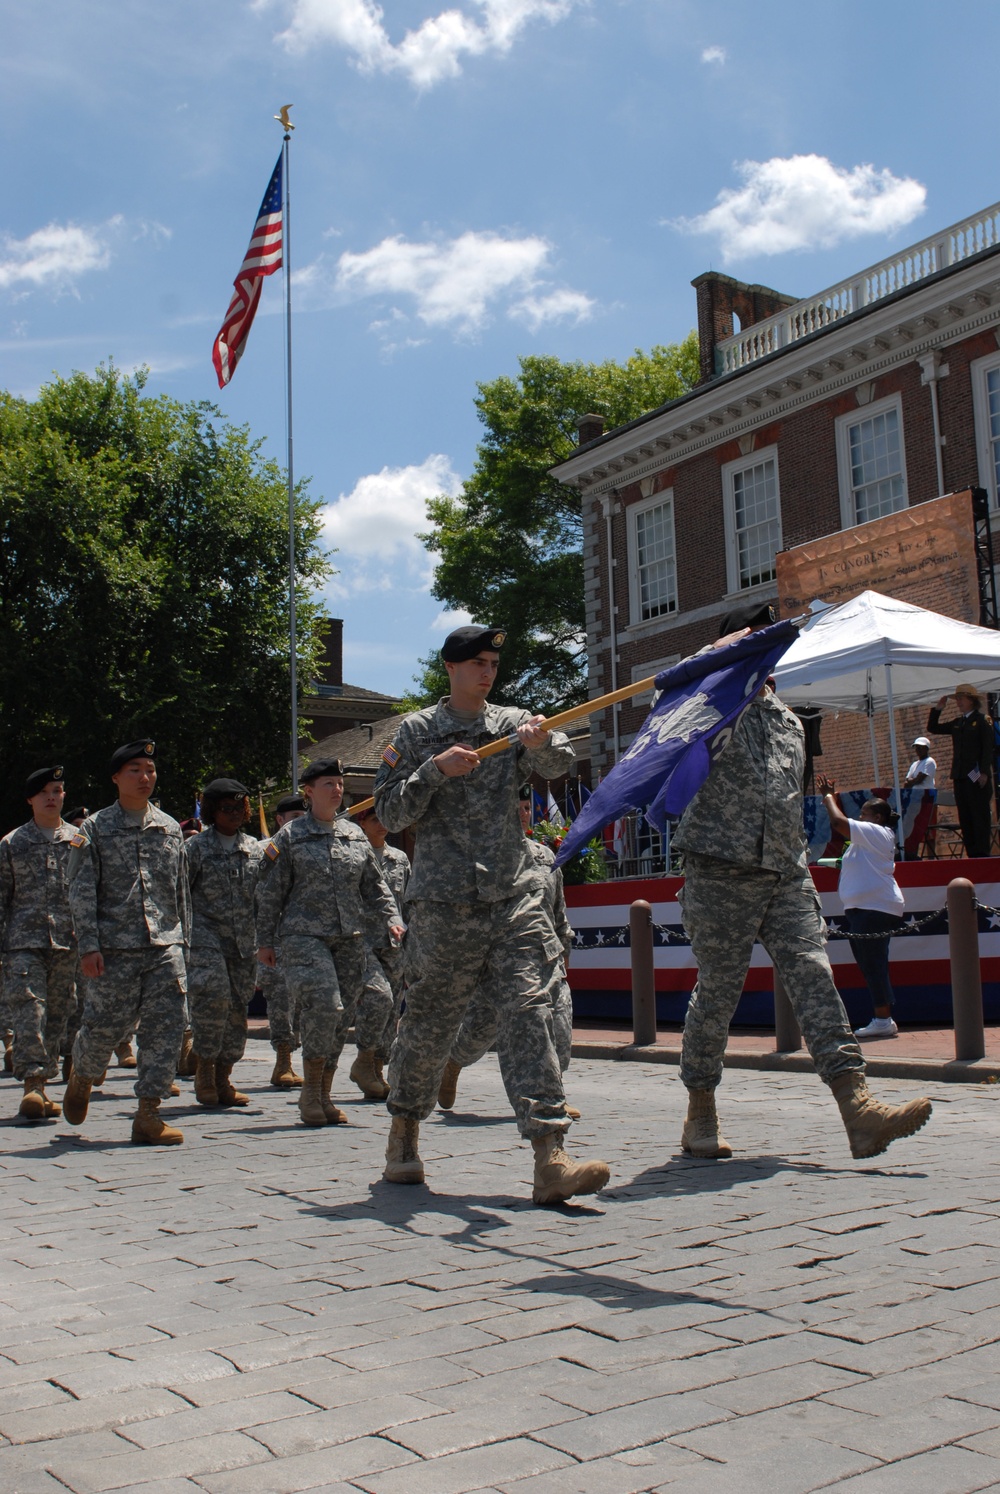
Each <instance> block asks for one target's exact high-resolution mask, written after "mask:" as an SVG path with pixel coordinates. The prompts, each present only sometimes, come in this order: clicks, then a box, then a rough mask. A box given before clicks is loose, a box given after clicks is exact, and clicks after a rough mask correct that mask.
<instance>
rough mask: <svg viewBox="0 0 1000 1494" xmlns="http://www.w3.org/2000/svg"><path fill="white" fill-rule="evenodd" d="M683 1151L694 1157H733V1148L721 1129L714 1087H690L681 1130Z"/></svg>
mask: <svg viewBox="0 0 1000 1494" xmlns="http://www.w3.org/2000/svg"><path fill="white" fill-rule="evenodd" d="M681 1151H684V1152H690V1153H691V1156H692V1157H731V1156H732V1155H733V1149H732V1147H731V1146H730V1145H729V1142H728V1141H727V1140H726V1138H725V1137H724V1136H723V1135H722V1134H721V1132H720V1131H719V1117H718V1116H717V1115H716V1113H715V1090H714V1089H689V1090H688V1113H687V1120H686V1121H685V1122H684V1130H683V1131H682V1132H681Z"/></svg>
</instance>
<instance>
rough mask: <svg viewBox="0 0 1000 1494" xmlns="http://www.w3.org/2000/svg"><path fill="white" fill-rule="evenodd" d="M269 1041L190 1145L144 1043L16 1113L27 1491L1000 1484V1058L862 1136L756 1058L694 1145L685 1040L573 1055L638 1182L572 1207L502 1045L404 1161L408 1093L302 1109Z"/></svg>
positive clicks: (396, 1491)
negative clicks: (921, 1124)
mask: <svg viewBox="0 0 1000 1494" xmlns="http://www.w3.org/2000/svg"><path fill="white" fill-rule="evenodd" d="M272 1057H273V1055H272V1054H271V1050H270V1048H266V1049H265V1048H264V1045H262V1044H252V1045H251V1056H248V1058H247V1059H246V1060H244V1062H243V1063H242V1064H240V1065H239V1068H238V1072H237V1075H236V1077H237V1079H238V1081H239V1083H240V1086H241V1087H242V1088H244V1089H247V1090H249V1091H250V1093H251V1095H252V1105H251V1108H250V1109H249V1110H248V1111H243V1112H234V1111H229V1112H207V1111H203V1110H198V1109H197V1108H196V1107H194V1106H193V1105H190V1104H189V1097H190V1088H189V1087H187V1086H186V1085H185V1093H184V1096H183V1098H182V1099H181V1100H180V1101H175V1102H173V1103H170V1104H167V1105H165V1106H164V1110H165V1111H166V1112H168V1113H169V1115H170V1118H171V1119H172V1120H173V1119H178V1120H180V1122H181V1124H183V1125H184V1128H185V1132H186V1142H185V1145H184V1146H183V1147H180V1148H174V1149H168V1150H151V1149H146V1148H137V1147H133V1146H130V1145H129V1144H128V1116H129V1115H130V1113H131V1110H132V1108H133V1103H134V1102H133V1100H132V1096H131V1079H130V1078H129V1077H128V1076H126V1074H125V1073H123V1072H122V1071H121V1070H114V1069H113V1070H112V1071H111V1074H110V1075H109V1078H108V1081H107V1084H106V1086H105V1090H104V1092H103V1093H102V1094H101V1095H99V1096H95V1100H94V1103H93V1106H92V1109H91V1114H90V1117H89V1118H88V1121H87V1123H86V1125H85V1126H84V1127H83V1128H82V1129H81V1131H80V1132H74V1131H73V1130H72V1128H70V1127H69V1126H67V1125H66V1124H65V1123H63V1122H62V1121H60V1122H57V1123H56V1124H55V1125H50V1126H47V1127H46V1126H37V1127H33V1128H29V1127H27V1126H23V1125H19V1124H17V1123H15V1122H14V1121H9V1122H8V1121H4V1122H3V1123H2V1124H0V1139H2V1141H0V1144H2V1152H3V1155H2V1158H0V1166H2V1169H3V1200H4V1204H3V1210H2V1215H0V1238H2V1259H3V1267H2V1284H0V1434H2V1436H0V1488H2V1489H3V1490H4V1491H6V1494H64V1491H65V1490H66V1489H70V1490H72V1491H74V1494H97V1491H102V1490H111V1489H130V1490H131V1489H136V1490H141V1491H142V1494H182V1491H184V1494H258V1491H259V1494H284V1491H289V1494H291V1491H296V1490H302V1489H315V1490H325V1491H328V1494H350V1491H358V1490H361V1491H368V1494H467V1491H472V1490H482V1491H488V1494H498V1491H499V1494H638V1491H647V1490H677V1491H683V1494H703V1491H705V1494H727V1491H730V1490H733V1491H739V1494H753V1491H756V1490H765V1491H767V1494H797V1491H805V1490H811V1489H818V1488H828V1487H830V1486H836V1487H837V1488H838V1489H842V1490H845V1491H852V1494H853V1491H857V1494H895V1491H897V1490H898V1491H906V1494H922V1491H928V1494H958V1491H965V1490H974V1489H993V1488H1000V1349H998V1341H1000V1235H998V1216H1000V1203H998V1201H997V1200H998V1197H1000V1187H998V1183H997V1177H998V1167H997V1163H998V1158H1000V1109H998V1099H1000V1096H998V1093H997V1088H996V1086H992V1087H990V1086H986V1085H982V1086H964V1085H949V1084H940V1085H935V1086H932V1087H931V1093H932V1094H933V1096H934V1099H935V1103H936V1107H937V1108H936V1112H935V1115H934V1117H933V1119H932V1122H931V1124H930V1126H929V1127H928V1128H927V1129H926V1130H925V1131H923V1132H921V1133H920V1134H919V1135H918V1136H915V1137H913V1138H911V1139H910V1140H907V1141H904V1142H900V1143H897V1144H896V1146H894V1147H893V1148H892V1149H891V1151H890V1152H889V1153H888V1155H887V1157H885V1158H882V1159H879V1160H878V1161H877V1162H869V1163H854V1162H852V1161H851V1159H850V1156H849V1154H848V1151H847V1148H846V1145H845V1142H844V1139H843V1133H842V1130H841V1127H840V1122H839V1118H838V1116H837V1113H836V1108H835V1106H834V1105H833V1103H832V1101H831V1100H830V1097H829V1095H828V1094H827V1092H826V1091H825V1090H824V1089H823V1088H822V1086H821V1085H820V1084H819V1082H818V1081H817V1080H815V1079H814V1078H812V1077H811V1076H806V1075H798V1074H768V1073H760V1074H758V1073H747V1072H731V1073H728V1074H727V1076H726V1079H725V1082H724V1085H723V1088H722V1090H721V1091H720V1109H721V1111H722V1115H723V1119H724V1124H725V1129H726V1132H727V1135H728V1137H729V1139H730V1140H731V1141H732V1142H733V1143H734V1145H735V1146H736V1148H737V1154H736V1157H735V1158H734V1159H733V1160H732V1161H731V1162H695V1161H691V1160H690V1159H684V1158H682V1157H681V1156H680V1155H679V1153H678V1151H677V1141H678V1136H679V1132H680V1126H681V1118H682V1113H683V1091H682V1089H681V1086H680V1084H679V1082H678V1080H677V1077H676V1071H675V1070H673V1069H671V1068H669V1067H663V1066H648V1065H642V1064H638V1063H629V1064H619V1063H614V1062H611V1061H603V1062H601V1061H591V1062H576V1063H574V1065H573V1067H572V1068H571V1070H570V1074H569V1079H570V1090H571V1098H572V1099H573V1100H574V1101H575V1102H576V1103H577V1104H579V1105H580V1107H581V1109H582V1110H583V1112H584V1119H583V1121H582V1122H581V1123H580V1124H579V1125H577V1126H575V1127H574V1128H573V1132H572V1142H573V1145H574V1147H575V1149H576V1150H577V1151H581V1152H582V1151H584V1150H592V1151H594V1152H596V1153H597V1154H599V1155H602V1156H604V1157H606V1158H607V1160H608V1161H609V1162H610V1163H611V1165H612V1185H611V1187H610V1188H609V1190H608V1191H607V1192H606V1193H604V1194H603V1195H601V1196H600V1197H598V1198H597V1199H592V1200H586V1201H584V1202H583V1203H581V1204H580V1205H578V1206H568V1207H566V1208H564V1209H562V1210H543V1209H538V1208H533V1207H532V1205H531V1203H530V1201H529V1180H530V1164H531V1152H530V1149H529V1148H528V1147H527V1146H525V1145H524V1144H522V1143H520V1142H519V1141H518V1139H517V1137H516V1134H515V1131H514V1127H513V1124H512V1123H511V1120H510V1119H509V1115H508V1111H507V1107H506V1104H505V1102H504V1099H503V1094H502V1090H501V1086H500V1081H499V1076H498V1074H497V1069H496V1064H495V1061H494V1060H493V1059H487V1060H486V1061H485V1062H484V1063H482V1064H480V1065H479V1066H478V1067H477V1068H476V1069H474V1070H469V1071H466V1073H464V1074H463V1076H462V1080H461V1085H460V1090H459V1100H458V1106H457V1109H456V1112H455V1114H454V1116H453V1117H450V1118H449V1117H444V1116H442V1115H438V1116H436V1117H435V1118H433V1119H432V1120H431V1121H429V1122H427V1123H426V1124H425V1126H424V1127H423V1138H422V1140H423V1145H422V1151H423V1153H424V1160H425V1164H426V1166H427V1171H428V1178H429V1185H428V1186H427V1187H422V1188H400V1187H391V1186H388V1185H386V1184H383V1183H381V1182H380V1181H378V1178H379V1174H380V1171H381V1165H382V1155H383V1148H384V1143H385V1136H386V1130H387V1126H388V1118H387V1116H386V1114H385V1111H384V1110H383V1109H382V1107H380V1106H372V1105H367V1106H366V1105H364V1104H363V1103H362V1102H361V1101H360V1098H359V1099H358V1100H357V1101H356V1102H355V1101H353V1100H352V1101H349V1102H348V1103H347V1107H346V1108H347V1109H348V1111H349V1113H350V1116H351V1120H352V1122H353V1124H352V1125H351V1126H349V1127H340V1128H333V1127H330V1128H326V1129H323V1130H319V1131H310V1130H306V1129H304V1128H303V1127H301V1126H300V1125H298V1124H297V1123H296V1119H295V1111H294V1108H293V1106H294V1101H291V1100H289V1099H288V1098H287V1097H286V1096H284V1095H282V1094H279V1093H278V1092H276V1091H274V1090H271V1089H270V1088H269V1087H268V1085H267V1076H268V1073H269V1068H270V1064H271V1062H272ZM878 1090H879V1092H880V1093H881V1094H882V1095H884V1096H887V1097H904V1096H909V1095H912V1094H913V1093H915V1088H914V1086H913V1085H911V1084H909V1083H907V1082H905V1081H883V1082H881V1083H880V1084H879V1085H878ZM60 1092H61V1091H60V1090H59V1089H58V1088H56V1089H55V1093H56V1095H57V1096H58V1095H59V1093H60ZM344 1093H345V1086H344V1084H343V1083H339V1084H338V1086H337V1087H336V1088H335V1090H334V1094H335V1096H336V1098H337V1099H338V1100H339V1101H341V1103H343V1097H344ZM16 1097H17V1090H16V1088H15V1086H14V1085H13V1083H12V1082H11V1081H9V1080H8V1081H7V1082H5V1083H3V1084H0V1109H2V1111H4V1112H6V1114H7V1115H11V1114H12V1113H13V1111H14V1110H15V1108H16V1103H17V1098H16Z"/></svg>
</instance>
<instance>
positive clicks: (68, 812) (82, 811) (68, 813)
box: [63, 804, 90, 824]
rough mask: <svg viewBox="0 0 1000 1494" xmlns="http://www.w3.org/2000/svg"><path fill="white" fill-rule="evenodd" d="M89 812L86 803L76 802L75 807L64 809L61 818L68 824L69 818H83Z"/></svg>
mask: <svg viewBox="0 0 1000 1494" xmlns="http://www.w3.org/2000/svg"><path fill="white" fill-rule="evenodd" d="M89 813H90V810H89V809H88V808H87V806H86V804H78V805H77V806H76V808H75V809H64V810H63V819H64V820H65V821H66V822H67V824H68V823H69V821H70V820H85V819H86V818H87V816H88V814H89Z"/></svg>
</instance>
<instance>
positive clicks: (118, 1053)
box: [115, 1038, 137, 1069]
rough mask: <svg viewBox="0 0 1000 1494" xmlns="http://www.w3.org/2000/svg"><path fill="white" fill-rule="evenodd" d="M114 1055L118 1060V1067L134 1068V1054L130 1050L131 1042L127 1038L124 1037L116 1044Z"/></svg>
mask: <svg viewBox="0 0 1000 1494" xmlns="http://www.w3.org/2000/svg"><path fill="white" fill-rule="evenodd" d="M115 1057H116V1058H117V1060H118V1067H119V1068H120V1069H134V1068H135V1067H136V1062H137V1061H136V1056H135V1054H134V1053H133V1052H132V1043H131V1040H130V1039H129V1038H126V1039H125V1041H124V1042H123V1043H119V1044H118V1047H117V1048H116V1049H115Z"/></svg>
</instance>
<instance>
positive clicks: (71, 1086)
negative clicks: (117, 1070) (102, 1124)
mask: <svg viewBox="0 0 1000 1494" xmlns="http://www.w3.org/2000/svg"><path fill="white" fill-rule="evenodd" d="M92 1088H93V1085H92V1084H91V1082H90V1080H89V1079H81V1077H80V1075H79V1074H78V1073H77V1072H76V1069H71V1070H70V1075H69V1083H68V1084H67V1085H66V1093H65V1094H64V1095H63V1118H64V1119H65V1120H68V1121H69V1123H70V1125H71V1126H82V1125H83V1123H84V1121H85V1120H86V1119H87V1110H88V1108H89V1106H90V1091H91V1089H92Z"/></svg>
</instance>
